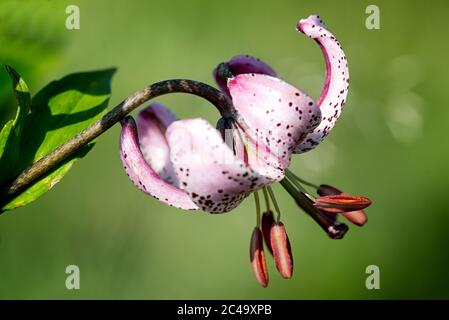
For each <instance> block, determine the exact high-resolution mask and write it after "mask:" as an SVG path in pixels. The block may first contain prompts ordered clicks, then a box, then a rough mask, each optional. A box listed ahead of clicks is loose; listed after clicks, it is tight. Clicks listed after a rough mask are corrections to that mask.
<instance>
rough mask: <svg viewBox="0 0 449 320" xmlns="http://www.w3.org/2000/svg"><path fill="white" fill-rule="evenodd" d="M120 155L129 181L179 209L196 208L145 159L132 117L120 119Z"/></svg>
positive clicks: (185, 194)
mask: <svg viewBox="0 0 449 320" xmlns="http://www.w3.org/2000/svg"><path fill="white" fill-rule="evenodd" d="M121 125H122V130H121V134H120V157H121V159H122V163H123V166H124V168H125V171H126V173H127V174H128V176H129V178H130V179H131V181H133V182H134V184H135V185H136V186H137V187H138V188H139V189H140V190H142V191H143V192H145V193H147V194H149V195H151V196H153V197H154V198H156V199H158V200H159V201H161V202H163V203H166V204H168V205H171V206H174V207H177V208H181V209H190V210H192V209H198V207H197V206H196V205H195V203H193V202H192V200H190V197H189V196H188V195H187V193H186V192H185V191H183V190H181V189H179V188H177V187H176V186H174V185H172V184H170V183H168V182H167V181H165V180H163V179H162V178H161V177H160V176H159V175H158V174H157V173H156V172H155V171H154V170H153V168H152V167H151V166H150V165H149V164H148V163H147V162H146V161H145V158H144V157H143V154H142V151H141V150H140V147H139V140H138V137H137V127H136V123H135V122H134V119H133V118H132V117H129V116H128V117H126V118H124V119H123V120H122V121H121Z"/></svg>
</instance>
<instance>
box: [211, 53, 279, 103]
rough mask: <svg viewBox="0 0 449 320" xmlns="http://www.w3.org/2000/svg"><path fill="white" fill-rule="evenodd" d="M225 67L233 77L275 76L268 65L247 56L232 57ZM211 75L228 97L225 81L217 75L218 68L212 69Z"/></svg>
mask: <svg viewBox="0 0 449 320" xmlns="http://www.w3.org/2000/svg"><path fill="white" fill-rule="evenodd" d="M227 66H228V68H229V69H230V71H231V73H232V74H233V75H234V76H237V75H239V74H244V73H260V74H266V75H269V76H273V77H275V76H276V72H275V71H274V70H273V69H272V68H271V67H270V66H269V65H267V64H266V63H265V62H263V61H261V60H259V59H258V58H255V57H252V56H249V55H237V56H234V57H232V59H231V60H229V61H228V62H227ZM213 75H214V78H215V82H216V83H217V85H218V86H219V88H220V90H221V91H222V92H224V93H226V94H227V95H229V90H228V86H227V84H226V82H227V81H226V79H223V78H222V77H220V76H219V75H218V67H216V68H215V69H214V71H213Z"/></svg>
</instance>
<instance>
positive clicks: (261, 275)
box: [249, 227, 268, 288]
mask: <svg viewBox="0 0 449 320" xmlns="http://www.w3.org/2000/svg"><path fill="white" fill-rule="evenodd" d="M249 258H250V261H251V265H252V267H253V272H254V275H255V276H256V279H257V281H258V282H259V283H260V285H261V286H262V287H264V288H265V287H266V286H267V285H268V271H267V264H266V262H265V254H264V251H263V242H262V231H260V229H259V228H258V227H255V228H254V231H253V234H252V236H251V243H250V248H249Z"/></svg>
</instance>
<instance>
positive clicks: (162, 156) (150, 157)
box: [137, 103, 178, 186]
mask: <svg viewBox="0 0 449 320" xmlns="http://www.w3.org/2000/svg"><path fill="white" fill-rule="evenodd" d="M175 120H176V116H175V115H174V114H173V113H172V112H171V111H170V110H168V109H167V108H165V107H164V106H163V105H161V104H158V103H153V104H151V105H149V106H148V107H146V108H145V109H143V110H142V111H140V112H139V115H138V117H137V132H138V136H139V143H140V149H141V150H142V154H143V156H144V158H145V160H147V162H148V163H149V164H150V166H151V168H153V170H154V171H155V172H156V173H157V174H158V175H159V176H160V177H161V178H162V179H164V180H165V181H167V182H169V183H170V184H173V185H175V186H178V181H177V177H176V174H175V173H174V170H173V166H172V164H171V162H170V150H169V148H168V144H167V139H166V138H165V131H166V130H167V127H168V126H169V125H170V124H171V123H172V122H173V121H175Z"/></svg>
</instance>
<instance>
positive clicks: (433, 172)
mask: <svg viewBox="0 0 449 320" xmlns="http://www.w3.org/2000/svg"><path fill="white" fill-rule="evenodd" d="M70 4H76V5H78V6H79V8H80V12H81V29H80V30H71V31H69V30H66V28H65V19H66V17H67V15H66V14H65V8H66V6H67V5H70ZM369 4H376V5H378V6H379V8H380V17H381V29H380V30H367V29H366V28H365V19H366V17H367V16H368V15H367V14H366V13H365V8H366V7H367V5H369ZM448 10H449V5H448V4H447V2H446V1H428V2H426V4H425V5H423V3H420V2H415V3H411V2H410V1H394V2H393V1H375V2H372V1H356V0H354V1H338V2H337V1H298V0H292V1H263V2H261V1H237V0H228V1H220V2H219V1H178V0H172V1H162V0H161V1H153V0H152V1H144V0H140V1H106V0H96V1H87V0H86V1H76V0H68V1H66V0H64V1H39V0H28V1H24V0H20V1H10V0H2V3H1V4H0V48H1V49H0V52H1V53H0V62H1V64H4V63H8V64H11V65H13V66H14V67H15V68H16V69H17V70H18V71H19V72H20V73H21V75H22V76H23V77H24V78H25V79H26V80H27V82H28V85H29V86H30V88H31V91H32V93H36V92H37V91H38V90H39V89H40V88H41V87H42V86H44V85H45V84H46V83H47V82H49V81H51V80H53V79H55V78H60V77H62V76H64V75H65V74H68V73H72V72H75V71H83V70H92V69H101V68H106V67H111V66H117V67H118V73H117V74H116V76H115V78H114V80H113V86H112V87H113V93H112V99H111V106H113V105H116V104H117V103H118V102H120V101H121V100H122V99H124V98H125V97H127V96H128V95H130V94H131V93H133V92H134V91H136V90H138V89H140V88H142V87H143V86H145V85H147V84H150V83H152V82H155V81H158V80H163V79H168V78H190V79H196V80H200V81H203V82H206V83H210V84H213V81H212V77H211V70H212V68H213V67H215V65H216V64H217V63H219V62H221V61H224V60H227V59H229V58H230V57H232V56H233V55H235V54H239V53H245V54H251V55H255V56H257V57H259V58H262V59H263V60H265V61H267V62H268V63H269V64H271V65H272V66H273V67H274V68H275V69H276V70H277V71H278V73H279V74H280V75H282V77H283V78H284V79H286V80H287V81H289V82H291V83H293V84H296V85H298V86H299V87H300V88H301V89H302V90H303V91H305V92H308V93H309V94H311V95H312V96H313V97H317V96H318V95H319V93H320V90H321V86H322V83H323V79H324V63H323V58H322V55H321V52H320V50H319V47H318V46H317V45H316V44H315V43H314V42H313V41H310V40H309V39H307V38H306V37H304V36H303V35H301V34H298V33H297V32H296V31H295V23H296V21H297V20H298V19H299V18H303V17H306V16H308V15H309V14H311V13H316V14H319V15H320V16H321V17H323V19H324V20H325V22H326V23H327V25H328V26H329V28H330V30H331V31H332V32H333V33H334V34H335V35H336V36H337V37H338V39H339V40H340V42H341V43H342V45H343V48H344V49H345V52H346V54H347V58H348V61H349V65H350V74H351V89H350V92H349V97H348V103H347V106H346V109H345V112H344V113H343V116H342V117H341V119H340V121H339V122H338V125H337V126H336V127H335V128H334V130H333V132H332V134H331V135H330V136H329V137H328V138H327V139H326V140H325V142H324V143H323V144H322V145H321V146H320V147H318V148H317V149H316V150H314V151H312V152H310V153H307V154H304V155H300V156H297V157H296V158H294V160H293V164H292V169H293V170H294V171H295V172H296V173H297V174H299V175H301V176H302V177H304V178H307V179H309V180H313V181H315V182H317V183H320V182H323V183H331V184H334V185H336V186H338V187H340V188H342V189H344V190H345V191H347V192H350V193H356V194H364V195H368V196H370V197H371V198H372V199H373V201H374V205H373V206H372V207H370V208H369V209H368V211H367V212H368V215H369V219H370V220H369V222H368V223H367V225H366V226H364V227H363V228H358V227H355V226H353V227H351V229H350V231H349V232H348V234H347V235H346V237H345V238H344V239H343V240H341V241H333V240H330V239H328V238H327V237H326V235H325V234H324V233H323V232H322V231H321V230H320V229H319V228H318V226H317V225H316V224H315V223H314V222H313V221H312V220H311V219H310V218H309V217H307V216H306V215H305V214H304V213H302V212H301V211H300V209H298V208H297V207H296V205H295V204H294V203H293V201H292V199H290V198H289V196H288V195H287V194H286V193H285V192H284V191H283V189H282V188H281V187H279V186H275V191H276V192H277V198H278V201H279V202H280V205H281V209H282V212H283V220H284V222H285V225H286V227H287V230H288V232H289V236H290V241H291V242H292V247H293V254H294V259H295V272H294V277H293V279H292V280H289V281H287V280H282V279H280V277H279V276H278V274H277V272H276V270H275V268H274V265H273V263H272V261H271V260H270V259H269V261H268V265H269V270H270V285H269V287H268V288H267V289H262V288H260V287H259V285H258V284H257V282H256V281H255V279H254V277H253V275H252V272H251V267H250V263H249V258H248V246H249V238H250V234H251V231H252V229H253V226H254V217H255V216H254V215H255V210H254V204H253V200H252V198H248V199H247V200H246V201H245V202H244V203H243V204H242V205H241V206H240V207H239V208H238V209H236V210H235V211H233V212H232V213H229V214H225V215H208V214H206V213H202V212H198V213H192V212H183V211H181V210H176V209H173V208H169V207H167V206H164V205H162V204H159V203H158V202H157V201H155V200H153V199H151V198H150V197H148V196H146V195H145V194H143V193H142V192H140V191H139V190H137V189H136V188H135V187H134V185H133V184H132V183H131V182H130V181H129V180H128V178H127V176H126V174H125V172H124V171H123V170H122V166H121V163H120V159H119V155H118V135H119V128H118V127H117V126H116V127H114V128H112V129H111V130H109V131H108V132H107V133H106V134H104V135H102V136H101V137H100V138H99V139H98V144H97V146H96V147H95V148H94V150H93V151H92V152H91V153H90V154H89V155H88V156H87V157H86V158H85V159H84V160H82V161H80V162H78V163H77V164H76V165H75V167H74V168H73V169H72V171H71V172H70V173H69V174H68V175H67V176H66V178H65V179H63V181H62V182H61V183H59V184H58V185H57V186H56V187H55V188H54V189H53V190H52V191H51V192H49V193H48V194H46V195H45V196H44V197H42V198H41V199H39V200H38V201H36V202H34V203H32V204H31V205H29V206H27V207H24V208H21V209H18V210H15V211H11V212H7V213H5V214H3V215H1V216H0V298H39V299H40V298H63V299H80V298H88V299H91V298H94V299H109V298H125V299H132V298H135V299H220V298H223V299H240V298H245V299H253V298H254V299H311V298H322V299H334V298H343V299H346V298H353V299H354V298H355V299H380V298H387V299H393V298H449V274H448V272H447V271H448V270H449V249H448V245H449V232H448V230H447V227H448V225H449V214H448V213H449V212H448V209H447V203H446V197H447V191H448V187H447V181H448V178H449V170H448V168H447V166H448V163H449V161H448V160H449V151H448V150H449V139H448V137H447V133H446V131H445V129H446V128H447V127H448V126H449V108H448V107H447V105H446V104H447V101H448V97H449V90H448V89H447V85H448V84H449V72H448V70H449V69H448V64H447V57H446V56H447V50H448V49H449V46H448V43H447V41H446V38H447V35H446V31H447V29H448V27H449V25H448V24H449V23H448V22H445V21H447V12H448ZM0 100H1V103H0V107H1V108H2V112H1V114H2V115H5V114H7V112H8V110H10V109H9V108H11V106H12V105H13V104H12V93H11V91H10V84H9V82H8V78H7V76H6V73H5V72H1V73H0ZM158 101H160V102H163V103H165V104H167V105H168V106H170V107H172V108H173V110H175V112H176V113H177V114H178V116H179V117H182V118H184V117H205V118H206V119H208V120H210V121H211V122H213V123H215V121H216V119H217V116H218V114H217V113H216V111H215V110H214V108H213V107H211V106H210V105H208V104H207V103H206V102H204V101H202V100H201V99H198V98H195V97H190V96H186V95H171V96H167V97H163V98H161V99H158ZM0 121H1V119H0ZM70 264H75V265H78V266H79V267H80V270H81V289H80V290H72V291H69V290H67V289H66V288H65V279H66V276H67V275H66V274H65V268H66V266H67V265H70ZM371 264H374V265H378V266H379V268H380V281H381V289H380V290H367V289H366V288H365V278H366V276H367V275H366V274H365V268H366V267H367V266H368V265H371Z"/></svg>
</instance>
